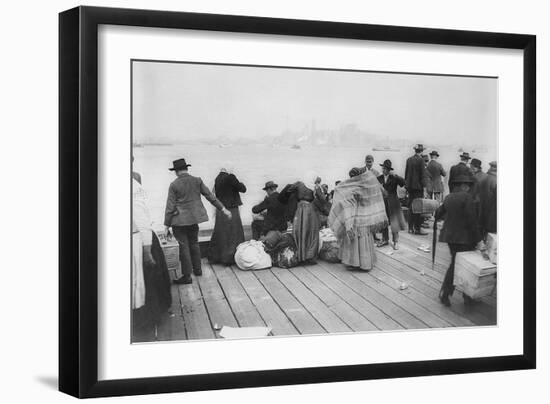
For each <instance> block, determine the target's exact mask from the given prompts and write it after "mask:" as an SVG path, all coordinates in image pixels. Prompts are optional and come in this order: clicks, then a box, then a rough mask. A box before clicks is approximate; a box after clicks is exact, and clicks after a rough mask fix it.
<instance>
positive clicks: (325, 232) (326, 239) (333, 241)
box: [319, 228, 340, 263]
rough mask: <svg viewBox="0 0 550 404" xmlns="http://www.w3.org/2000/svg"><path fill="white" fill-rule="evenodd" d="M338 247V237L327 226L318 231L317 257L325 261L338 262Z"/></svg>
mask: <svg viewBox="0 0 550 404" xmlns="http://www.w3.org/2000/svg"><path fill="white" fill-rule="evenodd" d="M339 249H340V247H339V243H338V239H337V238H336V236H335V235H334V232H333V231H332V230H331V229H329V228H326V229H321V230H320V231H319V258H321V259H322V260H323V261H327V262H333V263H334V262H340V259H339V258H338V251H339Z"/></svg>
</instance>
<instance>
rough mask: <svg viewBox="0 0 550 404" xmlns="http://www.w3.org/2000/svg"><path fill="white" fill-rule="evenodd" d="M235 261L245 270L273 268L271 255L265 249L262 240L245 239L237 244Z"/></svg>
mask: <svg viewBox="0 0 550 404" xmlns="http://www.w3.org/2000/svg"><path fill="white" fill-rule="evenodd" d="M235 263H236V264H237V266H238V267H239V269H242V270H243V271H255V270H257V269H267V268H271V257H270V256H269V254H267V253H266V252H265V250H264V244H263V243H262V242H261V241H257V240H250V241H245V242H244V243H241V244H239V245H238V246H237V251H236V252H235Z"/></svg>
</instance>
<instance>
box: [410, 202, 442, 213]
mask: <svg viewBox="0 0 550 404" xmlns="http://www.w3.org/2000/svg"><path fill="white" fill-rule="evenodd" d="M439 205H440V203H439V201H438V200H436V199H423V198H416V199H414V200H413V201H412V205H411V208H412V211H413V213H418V214H423V215H424V214H425V215H431V214H432V213H434V212H435V211H436V210H437V208H439Z"/></svg>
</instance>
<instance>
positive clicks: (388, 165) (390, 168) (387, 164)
mask: <svg viewBox="0 0 550 404" xmlns="http://www.w3.org/2000/svg"><path fill="white" fill-rule="evenodd" d="M380 167H383V168H387V169H388V170H393V167H392V166H391V160H384V163H382V164H380Z"/></svg>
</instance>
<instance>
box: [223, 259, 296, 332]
mask: <svg viewBox="0 0 550 404" xmlns="http://www.w3.org/2000/svg"><path fill="white" fill-rule="evenodd" d="M231 268H232V270H233V273H234V274H235V276H236V278H237V279H238V280H239V282H240V284H241V285H242V287H243V289H244V290H246V292H247V293H248V296H249V297H250V300H251V301H252V303H253V304H254V306H255V307H256V309H257V310H258V312H259V313H260V315H261V316H262V318H263V319H264V321H265V323H266V325H267V326H268V327H271V333H272V334H273V335H297V334H299V331H298V329H297V328H296V327H295V326H294V324H292V322H291V321H290V319H289V318H288V317H287V316H286V314H285V313H284V312H283V311H282V309H281V308H280V307H279V305H278V304H277V303H276V302H275V300H274V299H273V298H272V297H271V295H270V294H269V293H268V292H267V290H266V289H265V288H264V287H263V285H262V284H261V283H260V281H259V280H258V279H257V278H256V276H255V274H254V273H252V272H248V271H241V270H240V269H238V268H237V267H231Z"/></svg>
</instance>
